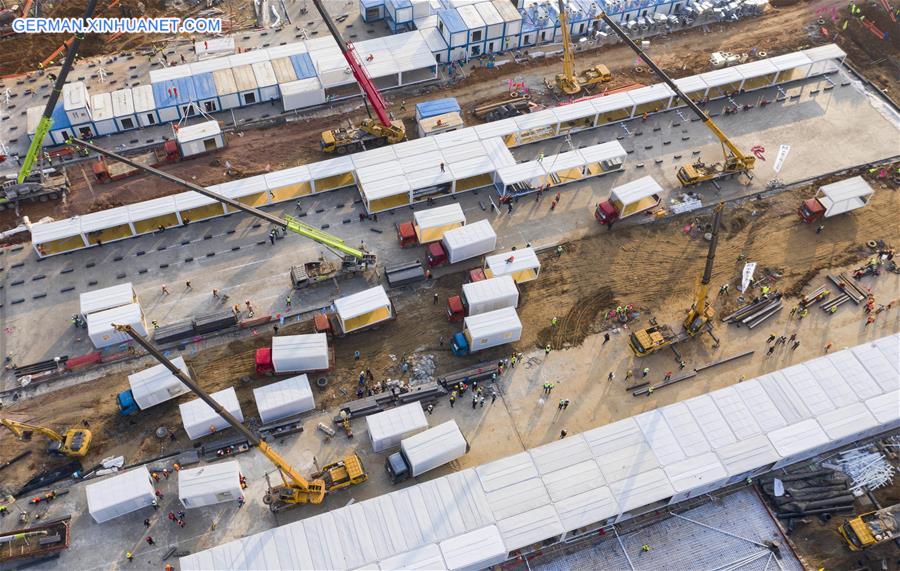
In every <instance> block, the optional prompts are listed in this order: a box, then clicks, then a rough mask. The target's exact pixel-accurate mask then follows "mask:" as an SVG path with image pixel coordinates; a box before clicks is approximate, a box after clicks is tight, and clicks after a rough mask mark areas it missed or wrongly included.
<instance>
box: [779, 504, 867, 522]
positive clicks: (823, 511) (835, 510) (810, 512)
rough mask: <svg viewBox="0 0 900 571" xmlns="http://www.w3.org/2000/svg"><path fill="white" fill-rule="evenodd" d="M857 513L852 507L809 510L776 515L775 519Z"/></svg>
mask: <svg viewBox="0 0 900 571" xmlns="http://www.w3.org/2000/svg"><path fill="white" fill-rule="evenodd" d="M852 511H855V508H854V507H853V506H852V505H850V506H843V507H836V508H831V509H818V510H807V511H802V512H784V513H776V514H775V517H777V518H778V519H795V518H798V517H803V516H808V515H816V514H827V513H847V512H852Z"/></svg>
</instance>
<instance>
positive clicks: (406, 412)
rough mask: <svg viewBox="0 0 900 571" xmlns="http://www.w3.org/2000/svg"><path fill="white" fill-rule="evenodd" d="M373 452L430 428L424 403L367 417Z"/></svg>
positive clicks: (395, 444)
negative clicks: (423, 407)
mask: <svg viewBox="0 0 900 571" xmlns="http://www.w3.org/2000/svg"><path fill="white" fill-rule="evenodd" d="M366 427H367V428H368V429H369V438H370V439H371V441H372V450H374V451H375V452H381V451H383V450H387V449H388V448H393V447H394V446H397V445H398V444H400V441H401V440H403V439H404V438H406V437H408V436H412V435H413V434H415V433H417V432H420V431H422V430H425V429H426V428H428V420H427V419H426V418H425V411H423V410H422V403H419V402H414V403H410V404H407V405H403V406H398V407H396V408H392V409H390V410H386V411H384V412H379V413H378V414H373V415H371V416H367V417H366Z"/></svg>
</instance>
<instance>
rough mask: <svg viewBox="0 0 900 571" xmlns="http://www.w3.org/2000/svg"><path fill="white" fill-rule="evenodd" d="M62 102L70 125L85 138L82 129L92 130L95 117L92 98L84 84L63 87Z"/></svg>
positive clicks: (71, 84) (75, 83) (73, 83)
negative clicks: (93, 115) (92, 113)
mask: <svg viewBox="0 0 900 571" xmlns="http://www.w3.org/2000/svg"><path fill="white" fill-rule="evenodd" d="M62 100H63V109H65V111H66V117H68V119H69V123H70V124H71V125H72V127H73V128H74V129H75V132H76V133H78V134H79V136H85V135H84V132H83V131H82V129H84V128H86V129H89V130H90V129H92V127H91V122H92V121H93V117H92V115H91V96H90V94H88V90H87V87H86V86H85V85H84V82H83V81H74V82H72V83H67V84H65V85H63V92H62ZM90 132H91V133H92V132H93V131H90ZM88 136H92V135H90V134H89V135H88Z"/></svg>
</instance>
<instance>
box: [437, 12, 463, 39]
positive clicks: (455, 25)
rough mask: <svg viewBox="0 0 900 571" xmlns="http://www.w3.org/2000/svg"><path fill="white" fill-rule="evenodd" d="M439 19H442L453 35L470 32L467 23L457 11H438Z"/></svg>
mask: <svg viewBox="0 0 900 571" xmlns="http://www.w3.org/2000/svg"><path fill="white" fill-rule="evenodd" d="M437 17H438V18H440V20H441V22H443V23H444V26H445V27H446V28H447V30H448V31H449V32H450V33H451V34H458V33H460V32H467V31H469V29H468V28H467V27H466V23H465V22H463V19H462V16H460V15H459V12H457V11H456V10H438V13H437Z"/></svg>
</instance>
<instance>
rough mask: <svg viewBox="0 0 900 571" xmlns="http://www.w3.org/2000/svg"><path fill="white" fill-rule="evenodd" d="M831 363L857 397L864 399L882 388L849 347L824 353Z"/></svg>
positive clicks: (877, 392)
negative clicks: (827, 353)
mask: <svg viewBox="0 0 900 571" xmlns="http://www.w3.org/2000/svg"><path fill="white" fill-rule="evenodd" d="M826 358H827V359H828V361H829V362H830V363H831V365H832V366H833V367H834V368H835V369H836V370H837V371H838V372H839V373H840V374H841V376H842V377H843V378H844V380H845V381H846V382H847V385H848V386H849V387H850V388H851V389H852V390H853V391H854V392H855V393H856V396H857V398H859V399H860V400H866V399H869V398H872V397H874V396H876V395H880V394H881V393H882V392H883V391H882V388H881V387H880V386H879V385H878V383H877V382H875V379H873V378H872V375H870V374H869V372H868V371H867V370H866V369H865V367H863V366H862V363H860V362H859V361H858V360H857V359H856V357H855V356H854V355H853V352H852V351H850V350H849V349H845V350H843V351H837V352H835V353H830V354H829V355H826Z"/></svg>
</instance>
